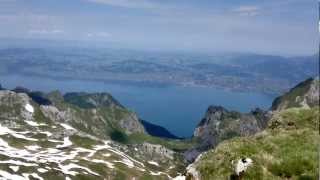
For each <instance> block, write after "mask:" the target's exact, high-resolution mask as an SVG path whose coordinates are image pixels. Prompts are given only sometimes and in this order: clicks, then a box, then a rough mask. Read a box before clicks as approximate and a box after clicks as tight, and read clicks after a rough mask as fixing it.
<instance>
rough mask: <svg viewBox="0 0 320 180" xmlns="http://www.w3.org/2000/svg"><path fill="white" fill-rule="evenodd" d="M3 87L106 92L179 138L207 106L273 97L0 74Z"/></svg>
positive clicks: (236, 105)
mask: <svg viewBox="0 0 320 180" xmlns="http://www.w3.org/2000/svg"><path fill="white" fill-rule="evenodd" d="M0 83H1V84H2V86H3V87H5V88H10V89H11V88H14V87H16V86H24V87H27V88H29V89H32V90H41V91H51V90H57V89H58V90H60V91H62V92H71V91H73V92H74V91H85V92H109V93H111V94H112V95H113V96H114V97H115V98H116V99H117V100H118V101H120V103H121V104H123V105H124V106H126V107H127V108H129V109H131V110H133V111H135V112H137V113H138V115H139V117H140V118H141V119H144V120H147V121H150V122H152V123H155V124H158V125H161V126H163V127H165V128H167V129H168V130H169V131H171V132H173V134H175V135H177V136H180V137H188V136H191V135H192V132H193V130H194V128H195V126H196V125H197V124H198V123H199V122H200V120H201V118H202V117H203V116H204V114H205V112H206V110H207V108H208V106H209V105H221V106H224V107H226V108H227V109H229V110H237V111H241V112H249V111H250V110H252V109H253V108H255V107H260V108H263V109H267V108H269V107H270V106H271V103H272V101H273V99H274V97H272V96H270V95H265V94H260V93H252V92H250V93H243V92H230V91H226V90H220V89H213V88H204V87H175V86H169V87H139V86H132V85H123V84H121V85H120V84H106V83H103V82H92V81H81V80H63V81H62V80H53V79H49V78H42V77H26V76H21V75H5V76H3V75H2V76H0Z"/></svg>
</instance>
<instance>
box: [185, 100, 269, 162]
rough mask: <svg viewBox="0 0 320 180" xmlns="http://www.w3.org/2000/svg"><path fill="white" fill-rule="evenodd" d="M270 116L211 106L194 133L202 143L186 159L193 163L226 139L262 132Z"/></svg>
mask: <svg viewBox="0 0 320 180" xmlns="http://www.w3.org/2000/svg"><path fill="white" fill-rule="evenodd" d="M269 116H270V114H269V113H267V112H265V111H263V110H260V109H255V110H254V111H252V112H250V113H246V114H242V113H239V112H236V111H228V110H227V109H225V108H223V107H221V106H210V107H209V108H208V110H207V112H206V115H205V117H204V118H203V119H202V120H201V122H200V123H199V125H198V126H197V128H196V129H195V131H194V137H195V138H198V139H199V140H200V142H201V143H200V145H198V146H197V147H195V148H192V149H190V150H189V151H187V152H186V153H185V157H186V159H187V160H188V161H193V160H194V159H195V158H196V157H197V156H198V155H199V154H200V153H201V152H203V151H206V150H208V149H210V148H214V147H215V146H216V145H217V144H218V143H220V142H221V141H223V140H225V139H230V138H232V137H235V136H249V135H252V134H255V133H257V132H259V131H261V130H262V129H264V128H265V127H266V126H267V121H268V119H269Z"/></svg>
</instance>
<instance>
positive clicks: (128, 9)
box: [0, 0, 319, 55]
mask: <svg viewBox="0 0 320 180" xmlns="http://www.w3.org/2000/svg"><path fill="white" fill-rule="evenodd" d="M0 38H6V39H10V38H13V39H43V40H55V41H66V40H67V41H81V42H83V43H90V44H94V43H99V44H106V45H112V44H117V45H118V46H119V45H120V46H123V47H126V48H128V47H129V48H130V47H131V48H139V49H156V50H171V51H174V50H185V51H199V52H253V53H264V54H277V55H300V54H301V55H307V54H315V53H317V51H318V43H319V42H318V2H317V1H315V0H0Z"/></svg>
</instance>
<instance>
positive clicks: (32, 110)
mask: <svg viewBox="0 0 320 180" xmlns="http://www.w3.org/2000/svg"><path fill="white" fill-rule="evenodd" d="M24 108H25V109H26V110H27V111H28V112H30V113H34V108H33V106H31V105H30V104H26V105H25V106H24Z"/></svg>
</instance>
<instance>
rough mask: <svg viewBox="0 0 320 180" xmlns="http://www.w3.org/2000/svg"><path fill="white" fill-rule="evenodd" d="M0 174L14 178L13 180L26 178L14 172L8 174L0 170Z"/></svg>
mask: <svg viewBox="0 0 320 180" xmlns="http://www.w3.org/2000/svg"><path fill="white" fill-rule="evenodd" d="M0 176H2V177H3V178H4V179H14V180H26V178H24V177H22V176H19V175H15V174H10V173H8V172H6V171H3V170H0Z"/></svg>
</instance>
